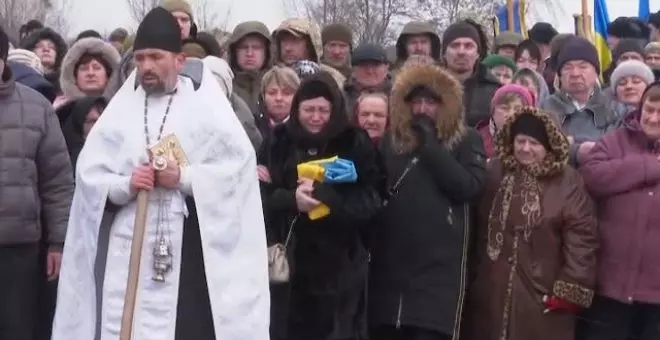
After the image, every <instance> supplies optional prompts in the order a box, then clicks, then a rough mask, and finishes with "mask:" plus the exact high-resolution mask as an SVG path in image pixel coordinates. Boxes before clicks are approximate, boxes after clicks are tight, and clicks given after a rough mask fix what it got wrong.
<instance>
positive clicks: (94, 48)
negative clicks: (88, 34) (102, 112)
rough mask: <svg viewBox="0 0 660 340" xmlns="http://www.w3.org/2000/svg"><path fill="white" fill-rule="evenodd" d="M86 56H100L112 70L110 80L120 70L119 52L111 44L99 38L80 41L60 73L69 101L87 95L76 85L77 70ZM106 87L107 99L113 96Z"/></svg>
mask: <svg viewBox="0 0 660 340" xmlns="http://www.w3.org/2000/svg"><path fill="white" fill-rule="evenodd" d="M85 54H99V55H101V57H102V58H103V59H104V60H105V61H106V62H107V63H108V64H109V65H110V67H111V68H112V74H109V75H108V85H109V84H110V81H109V79H110V78H111V77H112V75H113V74H115V73H116V72H117V70H118V69H119V61H120V59H121V57H120V56H119V52H117V49H116V48H114V46H112V45H111V44H110V43H107V42H105V41H103V40H101V39H98V38H83V39H80V40H78V41H77V42H76V43H75V44H73V46H71V48H70V49H69V52H67V54H66V56H64V60H63V61H62V69H61V73H60V86H61V87H62V92H63V94H64V96H66V97H67V98H69V99H75V98H81V97H84V96H85V95H86V94H85V93H83V92H82V91H80V89H79V88H78V86H77V85H76V77H75V68H76V64H77V63H78V61H79V60H80V58H81V57H82V56H83V55H85ZM108 85H106V87H105V91H104V93H103V96H104V97H106V98H107V99H109V98H110V96H112V93H110V92H111V89H110V88H109V87H110V86H108Z"/></svg>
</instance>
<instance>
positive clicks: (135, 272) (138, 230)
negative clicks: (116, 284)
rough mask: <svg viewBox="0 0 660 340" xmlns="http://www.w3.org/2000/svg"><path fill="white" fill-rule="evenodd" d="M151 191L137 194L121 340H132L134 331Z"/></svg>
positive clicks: (142, 191)
mask: <svg viewBox="0 0 660 340" xmlns="http://www.w3.org/2000/svg"><path fill="white" fill-rule="evenodd" d="M148 204H149V193H148V192H147V191H144V190H141V191H140V192H138V195H137V211H136V212H135V223H134V224H133V240H132V241H131V258H130V261H129V263H128V265H129V267H128V281H127V283H126V295H125V297H124V311H123V312H122V316H121V331H120V333H119V339H120V340H131V336H132V333H133V314H135V300H136V298H137V290H138V282H139V280H140V259H141V258H142V243H143V242H144V232H145V230H146V229H147V228H146V226H147V205H148Z"/></svg>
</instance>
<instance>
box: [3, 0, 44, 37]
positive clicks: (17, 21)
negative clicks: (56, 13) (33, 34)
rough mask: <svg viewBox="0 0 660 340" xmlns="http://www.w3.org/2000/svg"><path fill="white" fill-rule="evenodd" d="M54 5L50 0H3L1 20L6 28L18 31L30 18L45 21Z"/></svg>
mask: <svg viewBox="0 0 660 340" xmlns="http://www.w3.org/2000/svg"><path fill="white" fill-rule="evenodd" d="M52 7H53V4H52V3H51V1H50V0H1V1H0V22H1V23H2V26H3V27H4V29H6V30H8V31H11V32H18V31H19V29H20V28H21V26H22V25H24V24H25V23H26V22H28V21H29V20H32V19H36V20H40V21H44V19H45V17H46V14H47V13H48V11H49V10H50V9H51V8H52Z"/></svg>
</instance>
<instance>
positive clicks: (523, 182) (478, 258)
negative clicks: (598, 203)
mask: <svg viewBox="0 0 660 340" xmlns="http://www.w3.org/2000/svg"><path fill="white" fill-rule="evenodd" d="M523 115H531V116H533V117H535V118H536V119H538V120H539V121H540V122H541V123H542V124H543V126H544V128H545V129H544V130H545V131H544V132H545V135H546V136H547V139H548V144H549V149H547V150H546V152H547V154H546V157H545V158H544V160H543V161H541V162H540V163H536V164H533V165H531V166H523V165H521V164H520V163H519V162H518V161H517V160H516V158H515V156H514V153H513V152H514V151H513V149H514V146H513V139H514V137H515V136H514V135H513V134H512V126H513V125H514V123H515V122H516V121H517V120H518V119H519V118H520V117H521V116H523ZM495 144H496V149H497V158H494V159H492V160H491V161H489V163H488V177H487V181H486V190H485V192H484V194H483V196H482V199H481V203H480V205H479V210H478V211H479V212H478V216H479V217H478V223H477V230H476V243H475V251H474V254H475V261H474V264H475V268H474V269H475V270H474V273H475V281H474V282H473V283H472V284H471V286H470V289H469V292H470V294H469V297H468V301H469V304H468V309H467V311H466V318H467V326H468V327H466V328H465V331H466V332H467V333H468V334H469V335H468V337H467V339H468V340H502V339H505V340H530V339H534V340H571V339H573V337H574V333H575V321H576V319H577V318H576V316H575V315H574V314H571V313H569V312H566V311H550V312H547V313H546V312H544V311H545V309H546V306H545V305H544V302H543V297H544V296H554V297H556V298H559V299H561V300H563V301H565V302H569V303H571V304H574V305H577V306H579V307H583V308H584V307H588V306H589V305H590V304H591V300H592V298H593V295H594V293H593V289H594V284H595V279H596V252H597V250H598V244H599V242H598V234H597V223H596V214H595V209H594V206H593V202H592V201H591V198H590V196H589V194H588V192H587V190H586V187H585V185H584V183H583V182H582V178H581V177H580V175H579V174H578V172H577V171H576V170H575V169H573V168H572V167H570V166H569V165H568V158H569V155H568V153H569V143H568V140H567V138H566V137H565V136H564V135H563V134H562V132H561V129H560V128H559V126H558V125H557V124H556V123H555V122H554V121H553V119H552V118H551V117H550V116H549V115H548V114H546V113H544V112H542V111H539V110H538V109H535V108H532V107H526V108H524V109H523V110H521V111H518V112H516V113H515V114H514V116H512V117H510V118H509V119H508V120H507V122H506V123H505V124H504V126H503V127H502V129H501V130H500V133H498V134H497V135H496V137H495ZM546 148H547V147H546Z"/></svg>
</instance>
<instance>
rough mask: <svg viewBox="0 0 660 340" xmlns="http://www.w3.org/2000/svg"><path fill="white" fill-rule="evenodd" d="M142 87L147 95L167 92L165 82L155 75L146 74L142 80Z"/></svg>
mask: <svg viewBox="0 0 660 340" xmlns="http://www.w3.org/2000/svg"><path fill="white" fill-rule="evenodd" d="M140 85H142V88H143V89H144V92H146V93H147V94H159V93H164V92H165V81H163V79H162V78H160V77H159V76H158V75H156V74H154V73H150V72H149V73H145V74H144V75H143V76H142V77H141V78H140Z"/></svg>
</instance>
